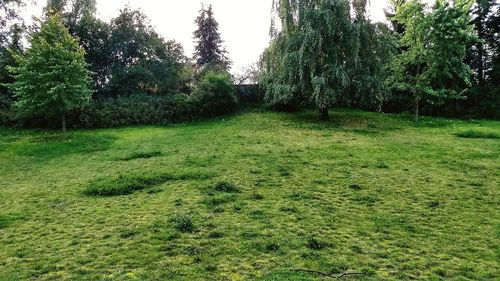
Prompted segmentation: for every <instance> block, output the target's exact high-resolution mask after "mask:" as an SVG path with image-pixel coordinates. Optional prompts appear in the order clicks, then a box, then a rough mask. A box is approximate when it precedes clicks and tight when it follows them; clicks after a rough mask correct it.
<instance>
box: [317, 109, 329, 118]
mask: <svg viewBox="0 0 500 281" xmlns="http://www.w3.org/2000/svg"><path fill="white" fill-rule="evenodd" d="M319 120H320V121H330V116H329V115H328V107H320V108H319Z"/></svg>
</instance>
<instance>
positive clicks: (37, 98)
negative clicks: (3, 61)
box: [9, 15, 91, 131]
mask: <svg viewBox="0 0 500 281" xmlns="http://www.w3.org/2000/svg"><path fill="white" fill-rule="evenodd" d="M30 44H31V48H30V49H29V50H28V51H27V53H26V55H25V56H23V55H15V59H16V61H17V63H18V66H17V67H9V70H10V72H11V73H12V74H13V75H14V78H15V81H14V82H13V83H11V84H10V85H9V87H10V88H11V89H12V91H13V92H14V93H15V96H16V98H17V101H16V103H15V107H16V109H17V110H18V112H19V113H20V114H22V115H24V116H40V115H49V116H60V117H61V120H62V129H63V131H66V119H65V118H66V115H67V114H69V113H71V112H72V111H74V110H75V109H78V108H81V107H83V106H85V105H86V104H87V103H88V102H89V101H90V97H91V91H90V87H89V71H88V70H87V68H86V67H87V65H86V63H85V58H84V55H85V52H84V50H83V49H82V48H81V47H80V46H79V45H78V41H77V40H76V39H75V38H73V37H72V36H71V35H70V34H69V32H68V30H67V29H66V27H64V25H63V23H62V22H61V20H60V18H59V17H58V16H57V15H54V16H49V17H48V18H47V20H46V21H45V22H44V23H42V25H41V28H40V32H37V33H35V34H34V35H33V36H32V37H31V38H30Z"/></svg>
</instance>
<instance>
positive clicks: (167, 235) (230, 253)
mask: <svg viewBox="0 0 500 281" xmlns="http://www.w3.org/2000/svg"><path fill="white" fill-rule="evenodd" d="M331 115H332V121H331V122H330V123H319V122H316V113H315V112H312V111H305V112H302V113H295V114H285V113H271V112H265V111H261V110H260V109H252V110H247V111H246V112H244V113H242V114H240V115H237V116H235V117H230V118H226V119H225V120H224V119H217V120H211V121H205V122H197V123H193V124H184V125H176V126H165V127H131V128H121V129H103V130H92V131H73V132H71V133H70V134H69V135H68V136H67V137H64V136H62V135H61V134H59V133H57V132H40V131H18V130H10V129H5V128H4V129H0V206H1V207H0V280H9V281H11V280H322V279H321V278H326V277H324V276H322V275H321V273H324V274H327V275H331V276H337V277H339V276H340V275H342V274H345V273H349V274H350V273H360V274H357V275H345V276H342V277H341V278H339V280H415V279H422V280H499V278H500V275H499V273H500V264H499V260H500V247H499V245H500V169H499V168H500V139H499V136H500V122H493V121H477V122H465V121H459V120H447V119H436V118H424V119H423V120H422V121H421V122H419V123H414V122H413V121H411V117H409V116H400V115H388V114H385V115H384V114H376V113H366V112H360V111H350V110H335V111H332V113H331ZM305 270H311V271H319V272H321V273H315V272H305Z"/></svg>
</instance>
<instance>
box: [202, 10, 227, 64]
mask: <svg viewBox="0 0 500 281" xmlns="http://www.w3.org/2000/svg"><path fill="white" fill-rule="evenodd" d="M196 25H197V26H198V29H197V30H196V31H195V32H194V39H195V44H196V46H195V52H194V59H195V61H196V65H197V66H198V67H199V68H201V67H204V66H210V67H213V68H216V69H221V70H228V69H229V66H230V64H231V62H230V60H229V59H228V57H227V52H226V50H225V49H224V47H223V46H222V44H223V42H224V41H222V39H221V36H220V33H219V23H218V22H217V21H216V20H215V18H214V13H213V10H212V5H209V6H208V8H205V7H202V9H201V10H200V15H199V16H198V18H197V19H196Z"/></svg>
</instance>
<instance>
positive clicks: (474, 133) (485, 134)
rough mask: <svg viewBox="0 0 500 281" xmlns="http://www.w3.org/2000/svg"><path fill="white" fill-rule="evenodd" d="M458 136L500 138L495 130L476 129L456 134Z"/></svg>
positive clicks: (466, 137)
mask: <svg viewBox="0 0 500 281" xmlns="http://www.w3.org/2000/svg"><path fill="white" fill-rule="evenodd" d="M456 135H457V136H458V137H461V138H465V139H499V138H500V135H499V134H497V133H493V132H482V131H476V130H468V131H465V132H460V133H457V134H456Z"/></svg>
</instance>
